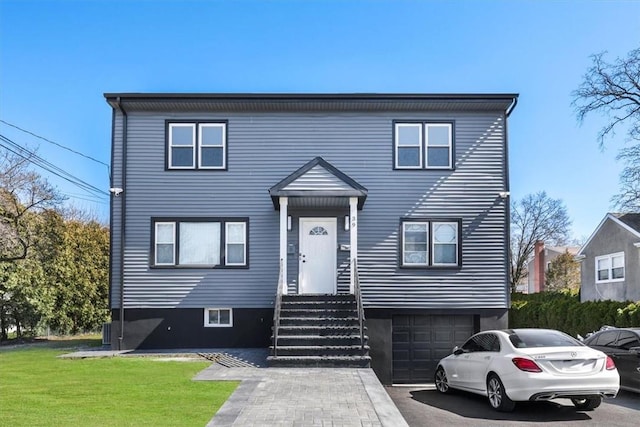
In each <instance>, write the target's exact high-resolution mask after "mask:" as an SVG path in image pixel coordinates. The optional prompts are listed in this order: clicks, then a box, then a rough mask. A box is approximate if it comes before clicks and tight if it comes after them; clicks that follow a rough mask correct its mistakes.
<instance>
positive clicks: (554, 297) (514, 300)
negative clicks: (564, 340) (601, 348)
mask: <svg viewBox="0 0 640 427" xmlns="http://www.w3.org/2000/svg"><path fill="white" fill-rule="evenodd" d="M603 325H609V326H618V327H629V326H636V327H639V326H640V301H638V302H635V303H633V302H630V301H626V302H619V301H587V302H583V303H581V302H580V297H579V296H577V295H568V294H563V293H554V292H541V293H537V294H529V295H527V294H518V293H516V294H513V295H512V297H511V310H510V312H509V327H510V328H549V329H557V330H559V331H564V332H566V333H568V334H569V335H572V336H577V335H578V334H580V335H582V336H585V335H586V334H588V333H589V332H593V331H597V330H599V329H600V328H601V327H602V326H603Z"/></svg>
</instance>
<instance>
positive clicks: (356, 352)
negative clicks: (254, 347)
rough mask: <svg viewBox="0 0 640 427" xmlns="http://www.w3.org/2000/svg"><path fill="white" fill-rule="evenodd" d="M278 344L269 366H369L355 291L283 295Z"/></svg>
mask: <svg viewBox="0 0 640 427" xmlns="http://www.w3.org/2000/svg"><path fill="white" fill-rule="evenodd" d="M365 333H366V328H365ZM271 341H272V342H273V341H274V337H273V336H272V337H271ZM277 344H278V348H277V354H276V352H275V351H274V346H273V345H272V346H271V348H270V350H271V355H270V356H269V357H267V363H268V364H269V366H278V367H333V368H335V367H344V368H368V367H369V366H370V362H371V358H370V357H369V346H368V337H367V336H366V335H365V337H364V346H362V342H361V338H360V329H359V323H358V310H357V305H356V300H355V296H354V295H283V296H282V305H281V310H280V325H279V328H278V343H277Z"/></svg>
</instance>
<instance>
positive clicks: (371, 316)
mask: <svg viewBox="0 0 640 427" xmlns="http://www.w3.org/2000/svg"><path fill="white" fill-rule="evenodd" d="M105 97H106V99H107V102H108V103H109V105H110V106H111V107H112V108H113V137H112V138H113V151H112V169H113V178H112V182H111V187H113V188H112V193H113V194H112V198H111V230H112V234H111V235H112V245H111V251H112V252H111V287H110V289H111V293H110V298H111V300H110V303H111V313H112V328H111V329H112V333H111V343H112V346H113V347H114V348H122V349H131V348H146V349H153V348H213V347H269V346H272V355H273V359H274V361H275V362H278V360H280V362H287V361H288V360H289V359H287V357H289V356H287V355H297V356H295V357H298V358H299V359H304V358H306V359H304V360H311V359H312V357H314V356H310V355H313V354H319V355H322V356H323V357H327V358H331V357H334V359H335V360H337V359H338V358H340V357H342V356H340V355H338V356H330V355H334V354H338V352H339V351H342V350H344V351H347V349H348V347H350V346H352V345H353V344H354V342H351V341H350V340H351V338H354V339H355V342H356V347H358V346H361V349H362V351H363V353H362V354H363V355H364V356H362V355H361V356H362V357H366V358H367V359H366V360H367V364H368V360H369V359H368V358H369V356H370V360H371V366H372V367H373V368H374V370H375V371H376V373H377V374H378V376H379V377H380V379H381V380H382V381H383V382H384V383H392V382H395V383H401V382H422V381H427V380H429V379H431V378H432V375H433V369H434V367H435V363H436V362H437V360H439V359H440V358H441V357H442V356H444V355H446V354H448V353H449V352H450V350H451V348H452V347H453V346H454V345H456V344H460V343H461V342H462V341H463V340H465V339H466V338H467V337H468V336H469V335H470V334H472V333H473V332H476V331H479V330H483V329H488V328H496V327H506V326H507V311H508V308H509V292H508V290H509V286H508V270H507V268H508V265H509V263H508V259H507V257H508V251H507V247H508V246H507V245H508V241H509V239H508V236H509V229H508V218H509V199H508V191H509V183H508V169H507V123H506V121H507V118H508V116H509V114H510V113H511V111H512V110H513V108H514V106H515V103H516V101H517V95H513V94H454V95H444V94H437V95H432V94H137V93H120V94H106V95H105ZM116 189H117V190H116ZM334 295H335V297H332V296H334ZM327 298H329V299H327ZM331 298H333V299H331ZM352 303H353V307H355V309H354V310H355V311H353V312H348V310H346V307H347V306H349V307H350V306H351V305H350V304H352ZM341 304H342V305H341ZM321 307H324V308H321ZM327 307H329V308H328V309H327ZM331 307H333V308H331ZM340 307H343V308H345V309H342V308H340ZM362 307H363V310H361V308H362ZM321 310H324V311H321ZM362 311H363V312H364V318H365V319H366V320H365V321H364V325H363V327H362V328H360V329H359V334H360V335H359V336H358V335H357V333H356V335H354V337H352V336H351V335H349V336H348V337H347V336H344V335H345V334H346V332H344V331H346V330H347V329H348V328H352V327H353V328H355V330H356V331H358V324H359V321H360V319H361V318H362V316H361V313H362ZM314 313H315V314H314ZM305 316H307V317H308V316H311V318H307V317H305ZM341 316H342V318H341V319H338V318H340V317H341ZM334 320H335V321H336V322H338V321H341V322H347V323H348V322H351V321H353V324H351V323H349V324H350V325H351V326H343V323H339V324H338V326H336V324H333V322H334ZM274 322H275V327H274V328H273V332H272V326H274ZM296 322H298V323H296ZM305 322H307V323H305ZM313 322H315V323H313ZM305 325H306V326H305ZM321 325H324V326H321ZM344 325H346V323H345V324H344ZM320 328H325V329H324V331H329V332H322V330H319V329H320ZM332 328H333V329H332ZM337 330H339V331H342V332H339V333H338V332H336V331H337ZM312 332H313V333H312ZM324 335H331V336H333V338H334V340H333V341H332V342H325V341H320V338H323V336H324ZM302 345H308V346H309V348H307V349H305V350H304V351H302V350H300V346H302ZM349 351H351V350H349ZM296 352H298V353H296ZM350 354H351V353H350ZM292 357H293V356H292ZM344 357H347V356H344ZM349 357H351V356H349ZM353 357H355V356H353ZM358 357H360V356H358ZM332 360H333V359H332ZM363 360H364V359H363Z"/></svg>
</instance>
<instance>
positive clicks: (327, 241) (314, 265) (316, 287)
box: [298, 218, 338, 294]
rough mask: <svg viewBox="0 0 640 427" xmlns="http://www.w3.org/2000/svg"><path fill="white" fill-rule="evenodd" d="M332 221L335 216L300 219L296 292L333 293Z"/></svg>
mask: <svg viewBox="0 0 640 427" xmlns="http://www.w3.org/2000/svg"><path fill="white" fill-rule="evenodd" d="M336 224H337V222H336V218H300V255H299V258H300V261H299V272H300V282H299V283H300V288H299V291H298V292H299V293H301V294H335V293H336V251H337V242H338V240H337V237H336V231H337V226H336Z"/></svg>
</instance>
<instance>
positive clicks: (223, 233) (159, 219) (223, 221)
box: [149, 216, 249, 270]
mask: <svg viewBox="0 0 640 427" xmlns="http://www.w3.org/2000/svg"><path fill="white" fill-rule="evenodd" d="M157 222H173V223H175V242H174V245H175V259H174V262H175V264H173V265H156V264H155V262H156V245H155V240H156V223H157ZM181 222H219V223H220V264H218V265H180V264H178V262H179V260H180V223H181ZM227 222H244V223H245V264H244V265H226V262H227V254H226V240H227V239H226V226H225V224H226V223H227ZM149 236H150V252H149V254H150V256H149V267H150V268H153V269H189V270H193V269H205V270H211V269H225V270H234V269H240V270H246V269H248V268H249V217H179V216H172V217H158V216H154V217H151V229H150V233H149Z"/></svg>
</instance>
